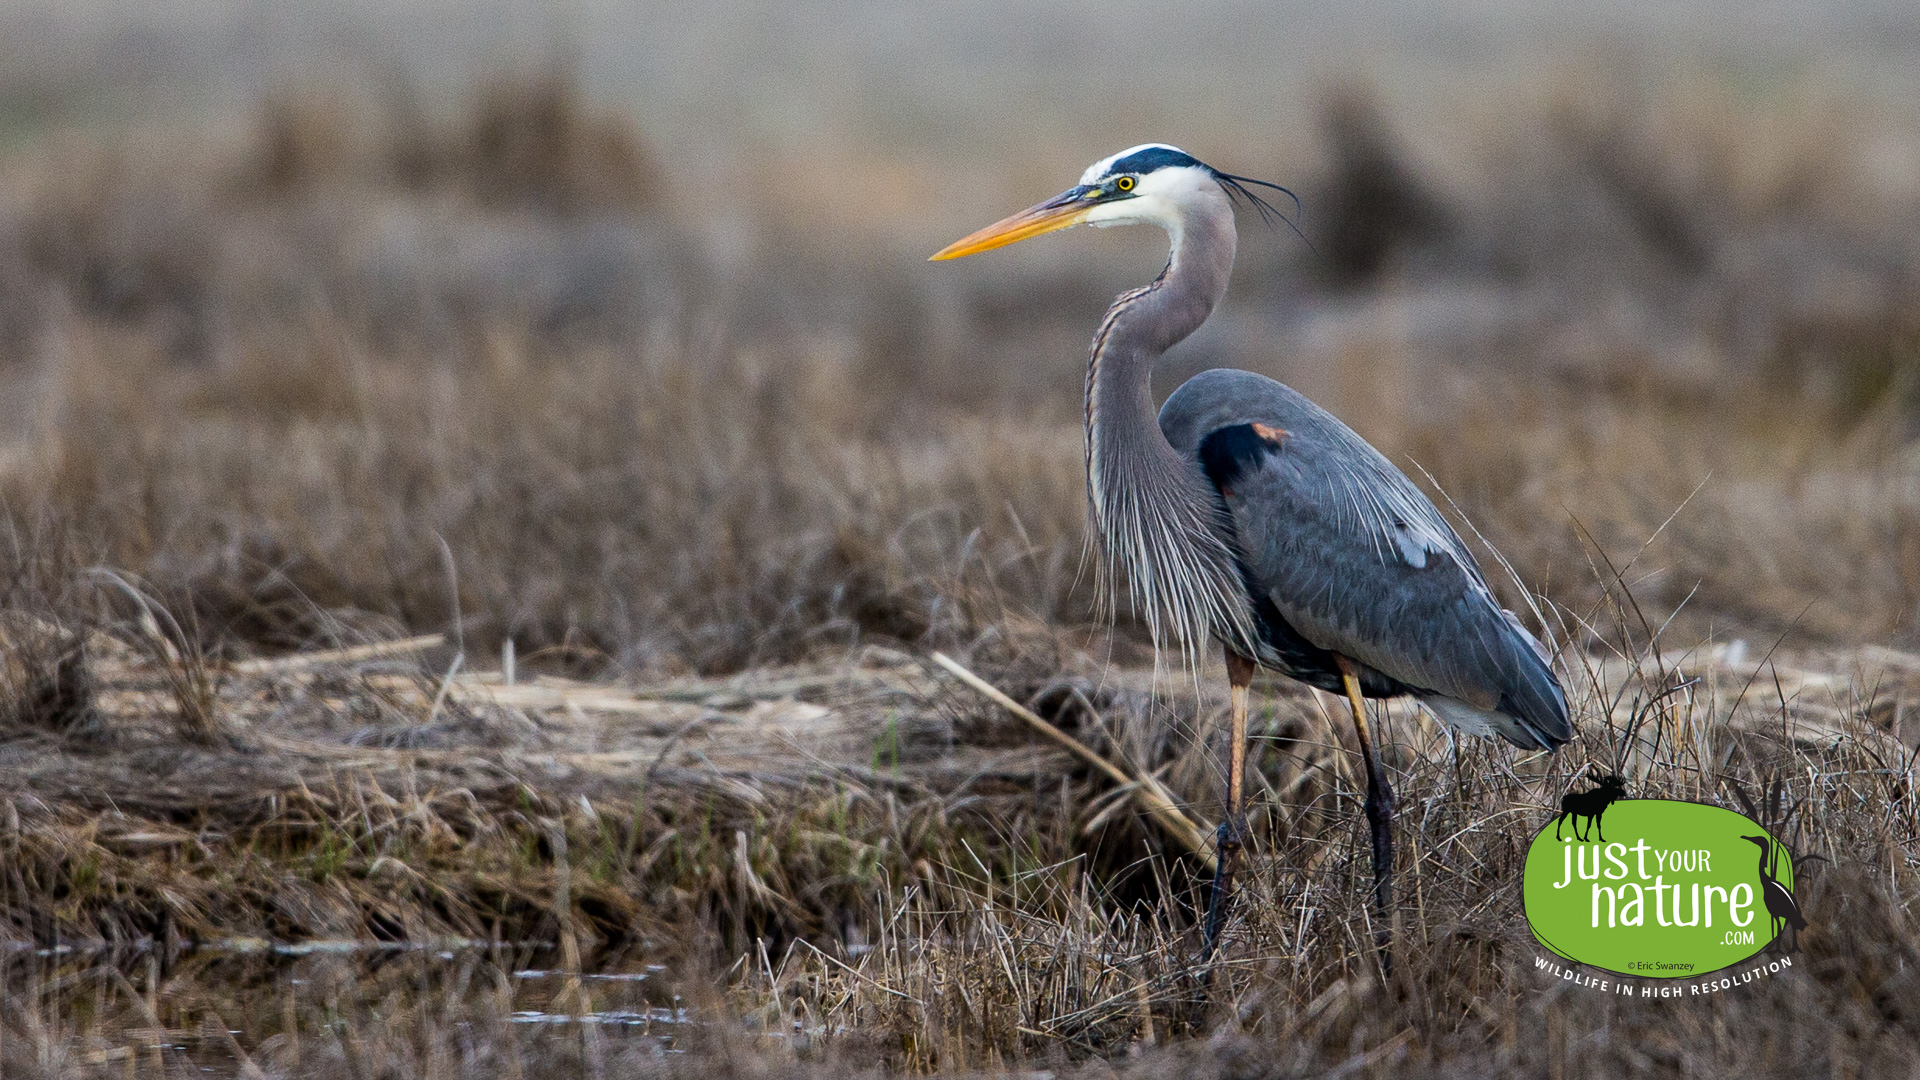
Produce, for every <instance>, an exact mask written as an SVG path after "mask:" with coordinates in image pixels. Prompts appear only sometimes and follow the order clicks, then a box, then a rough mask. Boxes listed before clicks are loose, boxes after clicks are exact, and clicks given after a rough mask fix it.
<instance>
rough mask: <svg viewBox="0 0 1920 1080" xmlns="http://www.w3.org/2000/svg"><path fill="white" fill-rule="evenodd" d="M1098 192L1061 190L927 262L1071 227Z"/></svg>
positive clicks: (1089, 209) (1092, 189)
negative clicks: (1044, 200)
mask: <svg viewBox="0 0 1920 1080" xmlns="http://www.w3.org/2000/svg"><path fill="white" fill-rule="evenodd" d="M1100 194H1101V191H1100V189H1099V188H1097V187H1089V186H1085V185H1082V186H1080V187H1076V188H1072V189H1070V190H1068V191H1063V192H1061V193H1060V194H1058V195H1056V196H1054V197H1053V198H1051V199H1048V200H1047V201H1046V202H1043V203H1041V204H1040V205H1038V206H1032V207H1028V208H1027V209H1025V210H1022V211H1020V212H1019V213H1017V214H1015V215H1013V216H1012V217H1010V218H1007V219H1006V220H1004V221H996V222H994V223H993V224H991V225H989V226H987V227H986V228H984V229H981V230H980V231H979V232H976V233H971V234H969V235H967V236H963V237H961V238H960V239H958V240H955V241H954V242H953V243H951V244H948V245H947V246H946V247H943V248H941V249H940V250H939V251H936V252H934V253H933V255H932V257H930V258H929V259H928V260H927V261H928V262H940V261H942V260H944V259H957V258H959V257H961V256H962V255H972V254H975V253H976V252H981V251H991V250H993V249H994V248H997V247H1006V246H1007V245H1008V244H1017V243H1019V242H1020V241H1022V240H1025V239H1027V238H1028V237H1033V236H1039V235H1040V234H1041V233H1050V232H1053V231H1055V230H1057V229H1065V228H1070V227H1072V226H1074V225H1078V224H1080V223H1081V222H1082V221H1085V220H1086V218H1087V215H1088V214H1089V213H1091V212H1092V211H1093V208H1094V207H1095V206H1097V205H1099V203H1098V201H1097V200H1098V198H1099V196H1100Z"/></svg>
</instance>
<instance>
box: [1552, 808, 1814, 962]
mask: <svg viewBox="0 0 1920 1080" xmlns="http://www.w3.org/2000/svg"><path fill="white" fill-rule="evenodd" d="M1618 791H1619V789H1618V786H1617V784H1616V786H1615V788H1614V789H1613V790H1612V791H1606V792H1601V791H1598V790H1596V792H1590V793H1579V794H1574V795H1569V796H1568V797H1567V800H1566V801H1565V802H1563V803H1562V810H1563V812H1562V813H1561V814H1560V815H1558V816H1556V817H1555V818H1554V819H1553V821H1551V822H1549V823H1548V825H1547V826H1546V827H1545V828H1544V829H1542V830H1541V831H1540V835H1539V836H1536V837H1534V840H1533V846H1532V847H1530V848H1529V849H1528V850H1527V870H1526V878H1525V881H1524V883H1523V885H1522V889H1521V895H1522V897H1523V902H1524V903H1525V905H1526V915H1527V924H1528V925H1529V926H1530V927H1532V929H1533V936H1534V938H1535V939H1536V940H1538V941H1539V942H1540V944H1541V945H1544V946H1546V947H1547V948H1548V949H1550V950H1552V951H1553V952H1554V953H1556V954H1557V955H1559V956H1561V957H1563V958H1565V959H1567V960H1571V961H1573V962H1574V963H1577V964H1587V965H1590V966H1592V967H1596V968H1600V969H1602V970H1605V971H1611V972H1615V973H1617V974H1621V975H1635V976H1641V977H1645V978H1656V979H1685V978H1691V977H1693V976H1695V975H1704V974H1706V973H1707V972H1710V971H1718V970H1719V969H1721V968H1724V967H1728V966H1730V965H1733V964H1737V963H1739V962H1740V961H1742V960H1745V959H1747V958H1748V957H1750V956H1753V955H1754V954H1756V953H1758V952H1760V951H1761V950H1762V949H1764V948H1766V947H1767V946H1768V945H1770V944H1772V943H1773V941H1774V939H1775V938H1776V937H1777V936H1779V934H1780V933H1781V932H1782V931H1783V930H1785V929H1788V928H1791V929H1793V930H1796V931H1797V930H1798V929H1799V928H1800V927H1803V926H1805V925H1806V921H1805V920H1804V919H1803V918H1801V917H1800V912H1799V909H1798V907H1797V906H1795V905H1794V903H1793V859H1792V856H1791V854H1789V853H1788V851H1787V849H1786V848H1785V846H1784V845H1782V844H1780V843H1779V841H1777V840H1775V839H1774V838H1773V836H1772V835H1771V834H1769V833H1768V832H1767V831H1766V830H1765V829H1763V828H1761V827H1760V826H1759V824H1757V823H1756V822H1754V821H1753V820H1752V819H1751V818H1748V817H1747V816H1745V815H1744V814H1738V813H1735V812H1734V811H1732V810H1728V809H1726V808H1724V807H1719V806H1708V805H1706V804H1704V803H1690V802H1671V801H1668V800H1665V799H1621V798H1618ZM1596 796H1597V797H1596ZM1608 796H1611V797H1608ZM1583 799H1586V800H1588V801H1586V802H1582V801H1581V800H1583ZM1588 811H1597V812H1593V813H1589V812H1588Z"/></svg>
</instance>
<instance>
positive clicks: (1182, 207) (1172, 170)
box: [1086, 165, 1231, 235]
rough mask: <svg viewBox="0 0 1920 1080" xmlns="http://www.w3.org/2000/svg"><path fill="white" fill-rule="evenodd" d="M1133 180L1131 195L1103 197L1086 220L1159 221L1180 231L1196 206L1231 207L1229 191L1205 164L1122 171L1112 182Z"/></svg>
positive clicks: (1112, 222) (1116, 222)
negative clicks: (1104, 199)
mask: <svg viewBox="0 0 1920 1080" xmlns="http://www.w3.org/2000/svg"><path fill="white" fill-rule="evenodd" d="M1129 180H1131V182H1132V197H1131V198H1126V199H1116V200H1114V201H1111V202H1106V201H1103V202H1101V203H1100V204H1099V205H1097V206H1095V207H1094V208H1093V209H1092V210H1091V211H1089V212H1088V213H1087V217H1086V223H1087V224H1088V225H1093V226H1097V227H1099V228H1103V229H1104V228H1108V227H1110V226H1113V225H1158V226H1160V227H1161V228H1164V229H1166V230H1167V231H1168V232H1170V233H1174V234H1176V235H1177V234H1178V233H1179V231H1180V226H1181V222H1182V221H1183V220H1185V218H1186V217H1188V216H1189V215H1191V214H1193V213H1194V212H1195V211H1196V210H1206V211H1209V212H1214V211H1222V210H1226V211H1230V210H1231V207H1230V206H1229V205H1228V203H1227V193H1226V192H1225V191H1223V190H1221V188H1220V184H1219V182H1218V181H1216V180H1214V178H1213V171H1212V170H1211V169H1208V168H1207V167H1206V166H1205V165H1167V166H1162V167H1161V168H1158V169H1155V170H1154V171H1152V172H1150V173H1139V174H1133V173H1122V174H1119V175H1117V176H1115V177H1113V178H1112V181H1111V182H1112V183H1114V184H1116V185H1124V184H1126V183H1127V182H1128V181H1129Z"/></svg>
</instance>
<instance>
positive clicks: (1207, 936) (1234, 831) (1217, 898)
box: [1201, 814, 1247, 960]
mask: <svg viewBox="0 0 1920 1080" xmlns="http://www.w3.org/2000/svg"><path fill="white" fill-rule="evenodd" d="M1246 835H1247V818H1246V815H1245V814H1231V815H1229V816H1228V817H1227V818H1226V820H1224V821H1222V822H1221V823H1220V828H1219V829H1218V830H1217V831H1216V832H1215V833H1214V837H1213V851H1214V863H1213V885H1212V887H1211V888H1210V889H1209V890H1208V892H1207V922H1206V926H1205V928H1204V929H1203V931H1202V933H1203V935H1204V936H1203V938H1202V940H1203V942H1204V945H1203V947H1202V952H1201V958H1202V959H1203V960H1212V959H1213V954H1214V952H1215V951H1216V950H1217V949H1218V948H1219V947H1220V934H1221V932H1222V931H1223V930H1225V929H1226V926H1227V914H1228V912H1229V911H1230V910H1231V908H1232V906H1233V872H1234V870H1235V869H1236V867H1237V864H1238V863H1239V861H1240V851H1241V849H1242V848H1243V847H1245V846H1246Z"/></svg>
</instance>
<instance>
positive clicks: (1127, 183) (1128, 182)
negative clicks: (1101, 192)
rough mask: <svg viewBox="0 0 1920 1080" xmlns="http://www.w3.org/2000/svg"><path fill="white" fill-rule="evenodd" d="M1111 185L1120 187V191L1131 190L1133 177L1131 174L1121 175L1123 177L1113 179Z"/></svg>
mask: <svg viewBox="0 0 1920 1080" xmlns="http://www.w3.org/2000/svg"><path fill="white" fill-rule="evenodd" d="M1113 186H1114V187H1116V188H1119V189H1120V190H1121V191H1132V190H1133V177H1131V176H1123V177H1121V178H1120V179H1118V180H1115V181H1114V182H1113Z"/></svg>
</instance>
